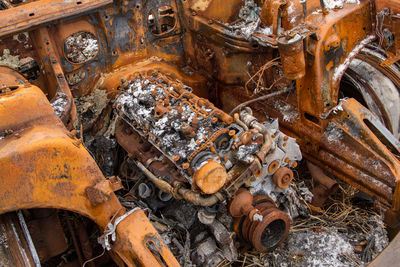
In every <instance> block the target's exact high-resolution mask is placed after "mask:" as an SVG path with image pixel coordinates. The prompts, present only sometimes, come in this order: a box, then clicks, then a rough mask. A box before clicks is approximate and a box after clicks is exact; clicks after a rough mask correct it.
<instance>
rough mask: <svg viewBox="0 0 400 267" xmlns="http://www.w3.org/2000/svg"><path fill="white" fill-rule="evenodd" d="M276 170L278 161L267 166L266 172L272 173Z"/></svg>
mask: <svg viewBox="0 0 400 267" xmlns="http://www.w3.org/2000/svg"><path fill="white" fill-rule="evenodd" d="M278 168H279V161H278V160H274V161H273V162H271V163H270V164H269V166H268V172H269V173H274V172H275V171H276V170H277V169H278Z"/></svg>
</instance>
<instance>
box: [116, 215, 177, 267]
mask: <svg viewBox="0 0 400 267" xmlns="http://www.w3.org/2000/svg"><path fill="white" fill-rule="evenodd" d="M117 234H118V236H117V240H119V242H117V243H115V244H114V246H113V249H114V250H115V251H116V252H117V254H118V255H119V256H120V257H121V259H123V260H124V261H125V263H127V264H128V265H129V266H171V267H173V266H180V265H179V263H178V262H177V260H176V259H175V257H174V255H172V253H171V251H170V250H169V249H168V247H167V246H166V245H165V244H164V242H163V241H162V238H161V236H160V235H159V234H158V233H157V231H156V229H154V227H153V226H152V225H151V223H150V222H149V220H148V219H147V217H146V215H145V214H144V212H143V211H142V210H138V211H135V212H134V213H132V214H131V215H129V216H128V217H127V218H126V219H124V220H123V221H122V222H121V223H120V224H119V225H118V228H117Z"/></svg>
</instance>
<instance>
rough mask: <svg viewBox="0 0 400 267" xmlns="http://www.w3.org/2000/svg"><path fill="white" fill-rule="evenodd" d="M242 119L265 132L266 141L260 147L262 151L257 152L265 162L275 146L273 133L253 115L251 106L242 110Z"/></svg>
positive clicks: (250, 126)
mask: <svg viewBox="0 0 400 267" xmlns="http://www.w3.org/2000/svg"><path fill="white" fill-rule="evenodd" d="M240 119H241V120H242V121H243V122H244V124H246V125H247V126H248V127H249V128H253V129H256V130H257V131H259V132H260V133H262V134H263V137H264V141H263V144H262V146H261V148H260V151H258V152H257V154H256V155H257V156H258V157H259V159H260V160H261V162H264V160H265V157H266V155H267V154H268V152H269V151H270V150H271V148H272V146H273V144H274V143H273V142H272V137H271V133H270V132H269V130H268V128H267V127H265V126H264V125H263V124H261V123H259V122H258V120H257V118H256V117H254V116H253V115H252V111H251V109H250V108H248V107H247V108H246V109H245V110H243V111H242V112H240Z"/></svg>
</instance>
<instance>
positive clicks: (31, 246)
mask: <svg viewBox="0 0 400 267" xmlns="http://www.w3.org/2000/svg"><path fill="white" fill-rule="evenodd" d="M17 216H18V220H19V224H20V225H21V228H22V231H23V232H24V236H25V239H26V242H27V243H28V246H29V251H30V252H31V255H32V259H33V261H34V263H35V266H36V267H40V266H41V264H40V260H39V255H38V254H37V251H36V248H35V244H33V241H32V237H31V234H30V233H29V229H28V226H27V225H26V222H25V218H24V215H23V214H22V211H21V210H19V211H18V212H17Z"/></svg>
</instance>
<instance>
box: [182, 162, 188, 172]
mask: <svg viewBox="0 0 400 267" xmlns="http://www.w3.org/2000/svg"><path fill="white" fill-rule="evenodd" d="M182 169H184V170H187V169H189V163H187V162H185V163H183V164H182Z"/></svg>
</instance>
